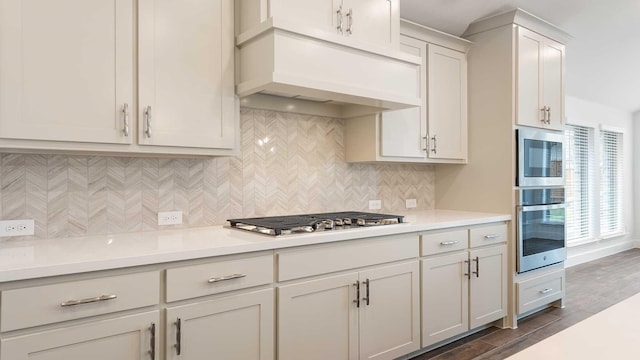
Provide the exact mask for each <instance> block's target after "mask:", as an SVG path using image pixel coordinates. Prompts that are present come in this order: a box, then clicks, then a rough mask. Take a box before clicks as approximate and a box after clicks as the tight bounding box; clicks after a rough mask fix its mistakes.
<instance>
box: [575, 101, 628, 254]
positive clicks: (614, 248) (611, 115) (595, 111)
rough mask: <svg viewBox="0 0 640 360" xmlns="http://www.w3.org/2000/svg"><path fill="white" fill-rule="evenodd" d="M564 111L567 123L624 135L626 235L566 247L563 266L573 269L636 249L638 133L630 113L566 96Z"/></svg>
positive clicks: (624, 217) (624, 216)
mask: <svg viewBox="0 0 640 360" xmlns="http://www.w3.org/2000/svg"><path fill="white" fill-rule="evenodd" d="M565 112H566V116H567V123H569V124H574V125H583V126H590V127H594V128H596V129H597V128H599V127H600V125H605V126H611V127H616V128H618V129H620V130H621V131H622V133H623V135H622V136H623V144H624V148H623V154H624V155H623V156H624V158H623V159H624V167H623V177H624V180H623V208H624V215H623V219H624V224H625V228H626V235H624V236H620V237H615V238H609V239H601V240H598V241H596V242H592V243H589V244H584V245H579V246H574V247H570V248H568V250H567V262H566V266H573V265H576V264H580V263H583V262H586V261H591V260H595V259H598V258H601V257H604V256H608V255H611V254H614V253H617V252H620V251H623V250H627V249H630V248H632V247H636V242H635V239H637V238H638V237H637V236H635V230H634V223H635V220H636V216H635V215H634V214H638V213H640V211H634V207H637V208H638V209H640V206H634V205H635V203H638V201H634V199H635V198H634V196H640V194H634V191H633V189H634V187H635V186H634V179H636V180H635V183H636V184H637V183H640V170H636V168H638V166H633V165H634V160H633V159H634V146H633V143H634V139H635V138H640V129H636V130H635V132H638V133H637V134H636V133H635V132H634V116H633V114H631V113H629V112H626V111H622V110H619V109H615V108H611V107H608V106H604V105H600V104H597V103H593V102H589V101H586V100H582V99H580V98H576V97H571V96H567V97H566V100H565ZM636 119H640V115H638V114H636ZM639 148H640V147H639ZM639 151H640V150H639ZM638 159H640V155H638ZM639 193H640V192H639ZM638 230H640V229H638Z"/></svg>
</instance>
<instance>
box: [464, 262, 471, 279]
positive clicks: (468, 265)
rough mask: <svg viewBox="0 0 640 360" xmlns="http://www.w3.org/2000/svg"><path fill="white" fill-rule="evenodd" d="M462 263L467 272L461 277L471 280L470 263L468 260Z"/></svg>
mask: <svg viewBox="0 0 640 360" xmlns="http://www.w3.org/2000/svg"><path fill="white" fill-rule="evenodd" d="M464 263H465V264H467V272H466V273H464V274H462V275H464V276H466V277H467V279H469V280H471V262H470V261H469V260H465V261H464Z"/></svg>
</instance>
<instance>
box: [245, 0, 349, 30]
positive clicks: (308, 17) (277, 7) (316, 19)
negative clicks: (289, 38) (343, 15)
mask: <svg viewBox="0 0 640 360" xmlns="http://www.w3.org/2000/svg"><path fill="white" fill-rule="evenodd" d="M254 2H255V1H254ZM341 4H342V0H315V1H300V0H277V1H273V0H272V1H269V6H270V7H271V8H270V9H269V10H270V11H269V13H270V14H271V16H275V17H278V18H279V17H282V18H284V19H286V20H287V21H289V22H295V23H299V24H304V25H305V26H308V27H311V28H315V29H318V30H323V31H326V32H328V33H336V34H337V33H339V31H338V24H339V23H338V17H339V14H338V13H337V10H338V9H339V7H340V5H341Z"/></svg>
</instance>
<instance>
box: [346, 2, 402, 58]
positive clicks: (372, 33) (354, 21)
mask: <svg viewBox="0 0 640 360" xmlns="http://www.w3.org/2000/svg"><path fill="white" fill-rule="evenodd" d="M343 12H344V13H345V14H348V13H349V12H351V15H350V16H346V15H345V17H344V21H345V24H344V29H345V34H346V35H348V36H350V37H352V38H353V39H357V40H360V41H365V42H369V43H375V44H379V45H383V46H387V47H388V46H392V47H396V48H397V46H398V39H399V34H400V0H344V6H343ZM350 21H351V33H350V34H349V33H348V32H347V29H348V28H349V22H350Z"/></svg>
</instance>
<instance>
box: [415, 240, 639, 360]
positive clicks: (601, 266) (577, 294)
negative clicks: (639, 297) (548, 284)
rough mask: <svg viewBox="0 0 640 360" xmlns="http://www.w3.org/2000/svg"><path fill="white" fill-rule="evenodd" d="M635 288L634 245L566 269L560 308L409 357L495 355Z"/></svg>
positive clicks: (484, 358) (491, 359) (486, 358)
mask: <svg viewBox="0 0 640 360" xmlns="http://www.w3.org/2000/svg"><path fill="white" fill-rule="evenodd" d="M637 293H640V249H631V250H627V251H624V252H621V253H619V254H615V255H612V256H608V257H605V258H602V259H599V260H596V261H592V262H589V263H586V264H581V265H577V266H574V267H571V268H568V269H567V270H566V299H565V308H564V309H558V308H550V309H546V310H543V311H540V312H538V313H536V314H533V315H531V316H528V317H526V318H524V319H520V320H519V321H518V328H517V329H515V330H512V329H498V328H489V329H486V330H483V331H480V332H478V333H476V334H473V335H471V336H468V337H466V338H464V339H461V340H458V341H456V342H454V343H451V344H449V345H446V346H443V347H441V348H438V349H435V350H432V351H430V352H428V353H425V354H422V355H419V356H417V357H414V358H413V359H412V360H427V359H429V360H445V359H455V360H470V359H477V360H500V359H504V358H507V357H508V356H510V355H513V354H515V353H517V352H518V351H520V350H522V349H525V348H527V347H529V346H531V345H533V344H535V343H537V342H539V341H541V340H543V339H545V338H547V337H549V336H551V335H553V334H555V333H557V332H560V331H561V330H564V329H566V328H568V327H569V326H571V325H574V324H576V323H578V322H580V321H582V320H584V319H586V318H588V317H589V316H591V315H593V314H596V313H598V312H600V311H602V310H604V309H606V308H608V307H610V306H611V305H614V304H617V303H618V302H620V301H622V300H625V299H627V298H629V297H631V296H632V295H635V294H637Z"/></svg>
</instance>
